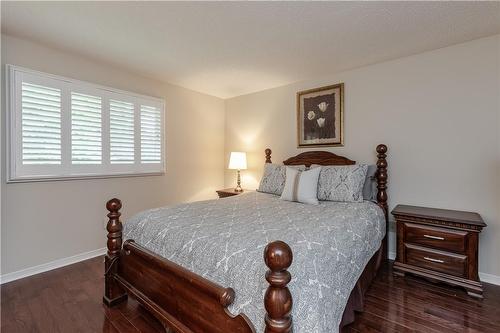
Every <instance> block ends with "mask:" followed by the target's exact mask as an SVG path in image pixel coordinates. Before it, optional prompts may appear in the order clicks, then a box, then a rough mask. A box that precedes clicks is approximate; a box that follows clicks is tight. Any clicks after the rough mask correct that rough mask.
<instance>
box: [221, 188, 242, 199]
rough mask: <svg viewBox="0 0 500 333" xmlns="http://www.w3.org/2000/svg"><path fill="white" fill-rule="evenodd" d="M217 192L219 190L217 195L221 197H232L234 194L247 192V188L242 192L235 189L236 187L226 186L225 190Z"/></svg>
mask: <svg viewBox="0 0 500 333" xmlns="http://www.w3.org/2000/svg"><path fill="white" fill-rule="evenodd" d="M215 192H217V195H218V196H219V198H227V197H232V196H234V195H238V194H241V193H245V190H243V191H242V192H236V191H235V190H234V188H225V189H223V190H217V191H215Z"/></svg>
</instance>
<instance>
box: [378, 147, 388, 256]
mask: <svg viewBox="0 0 500 333" xmlns="http://www.w3.org/2000/svg"><path fill="white" fill-rule="evenodd" d="M386 153H387V146H386V145H384V144H380V145H378V146H377V158H378V160H377V189H378V191H377V203H378V205H379V206H380V207H381V208H382V209H383V210H384V214H385V224H386V232H385V237H384V240H383V247H382V249H383V253H382V254H383V257H382V258H383V260H387V251H388V248H387V238H388V235H389V211H388V207H387V191H386V189H387V160H386V157H387V154H386Z"/></svg>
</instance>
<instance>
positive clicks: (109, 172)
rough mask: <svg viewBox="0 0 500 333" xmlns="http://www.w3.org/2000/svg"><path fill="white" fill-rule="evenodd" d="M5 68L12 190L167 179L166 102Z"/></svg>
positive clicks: (22, 69)
mask: <svg viewBox="0 0 500 333" xmlns="http://www.w3.org/2000/svg"><path fill="white" fill-rule="evenodd" d="M6 67H7V79H8V85H7V87H8V91H7V97H8V111H9V112H8V114H7V116H8V121H9V126H8V127H7V129H8V131H9V136H8V137H9V143H10V145H9V148H10V149H9V163H8V169H9V170H8V181H9V182H14V181H36V180H44V179H61V178H82V177H108V176H111V177H113V176H125V175H136V174H144V175H145V174H147V175H150V174H163V173H164V172H165V170H164V168H165V161H164V146H163V145H164V140H163V137H164V133H163V131H164V124H163V119H164V104H163V101H162V100H159V99H156V98H153V97H148V96H141V95H137V94H133V93H128V92H124V91H119V90H116V89H111V88H108V87H102V86H98V85H93V84H90V83H86V82H81V81H77V80H73V79H69V78H63V77H59V76H55V75H50V74H45V73H40V72H35V71H32V70H29V69H25V68H20V67H16V66H11V65H6Z"/></svg>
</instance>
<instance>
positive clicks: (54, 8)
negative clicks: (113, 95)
mask: <svg viewBox="0 0 500 333" xmlns="http://www.w3.org/2000/svg"><path fill="white" fill-rule="evenodd" d="M1 7H2V8H1V9H2V32H3V33H6V34H9V35H12V36H16V37H21V38H25V39H29V40H33V41H37V42H40V43H43V44H46V45H48V46H51V47H55V48H58V49H61V50H64V51H68V52H72V53H76V54H79V55H82V56H85V57H88V58H91V59H94V60H97V61H101V62H105V63H108V64H110V65H113V66H117V67H122V68H126V69H127V70H128V71H131V72H134V73H137V74H141V75H143V76H147V77H150V78H154V79H158V80H161V81H165V82H170V83H173V84H177V85H180V86H183V87H186V88H189V89H193V90H196V91H200V92H203V93H207V94H210V95H214V96H218V97H221V98H229V97H233V96H237V95H243V94H248V93H252V92H256V91H260V90H264V89H269V88H273V87H277V86H281V85H285V84H288V83H292V82H296V81H300V80H305V79H309V78H314V77H318V76H324V75H328V74H332V73H335V72H339V71H343V70H347V69H352V68H356V67H360V66H363V65H367V64H372V63H376V62H381V61H385V60H390V59H395V58H399V57H402V56H407V55H411V54H416V53H420V52H424V51H427V50H432V49H436V48H440V47H444V46H448V45H452V44H456V43H461V42H465V41H468V40H472V39H476V38H480V37H484V36H489V35H493V34H498V33H500V2H314V3H311V2H198V3H190V2H5V1H2V3H1Z"/></svg>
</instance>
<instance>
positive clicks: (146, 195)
mask: <svg viewBox="0 0 500 333" xmlns="http://www.w3.org/2000/svg"><path fill="white" fill-rule="evenodd" d="M1 39H2V40H1V46H2V53H1V55H2V83H3V82H4V80H5V73H4V72H5V66H4V64H15V65H19V66H24V67H27V68H31V69H35V70H39V71H43V72H48V73H53V74H58V75H62V76H67V77H72V78H75V79H79V80H84V81H88V82H93V83H97V84H102V85H106V86H111V87H115V88H119V89H123V90H128V91H132V92H136V93H140V94H145V95H151V96H156V97H161V98H164V99H165V101H166V140H167V143H166V155H167V173H166V175H165V176H154V177H129V178H114V179H97V180H75V181H56V182H54V181H52V182H41V183H23V184H6V183H5V171H4V172H3V173H2V184H1V186H2V209H1V214H2V226H1V227H2V229H1V258H2V265H1V271H2V274H7V273H11V272H14V271H18V270H21V269H24V268H27V267H31V266H35V265H39V264H44V263H47V262H50V261H53V260H56V259H60V258H65V257H69V256H72V255H76V254H79V253H82V252H87V251H92V250H96V249H99V248H103V247H105V243H106V232H105V230H104V227H103V219H104V217H105V214H106V210H105V208H104V204H105V202H106V200H108V199H110V198H112V197H118V198H120V199H122V201H123V204H124V208H123V215H124V218H127V217H128V216H130V215H131V214H134V213H136V212H138V211H141V210H144V209H147V208H151V207H158V206H162V205H165V204H168V203H176V202H183V201H193V200H199V199H206V198H214V197H215V192H214V191H215V189H216V188H220V186H222V185H223V183H224V179H223V178H224V174H223V173H224V165H223V161H224V158H223V154H224V101H223V100H221V99H219V98H216V97H211V96H208V95H204V94H200V93H197V92H193V91H190V90H187V89H184V88H180V87H177V86H173V85H169V84H165V83H161V82H158V81H154V80H150V79H147V78H143V77H140V76H137V75H134V74H132V73H127V72H125V71H123V70H121V69H116V68H113V67H111V66H107V65H106V64H102V63H98V62H95V61H92V60H89V59H85V58H81V57H79V56H76V55H72V54H67V53H63V52H60V51H58V50H55V49H50V48H46V47H44V46H41V45H37V44H34V43H31V42H28V41H24V40H20V39H17V38H13V37H9V36H5V35H2V36H1ZM2 86H3V84H2ZM4 96H5V91H4V90H2V133H5V113H6V107H5V98H3V97H4ZM2 135H3V134H2ZM4 139H5V138H4V136H2V142H4ZM1 156H2V169H3V170H5V159H6V156H5V147H4V146H2V155H1Z"/></svg>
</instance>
